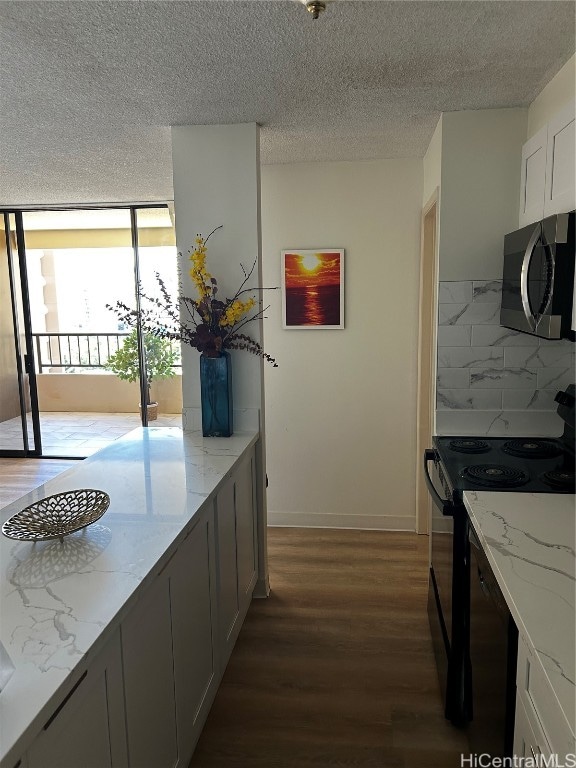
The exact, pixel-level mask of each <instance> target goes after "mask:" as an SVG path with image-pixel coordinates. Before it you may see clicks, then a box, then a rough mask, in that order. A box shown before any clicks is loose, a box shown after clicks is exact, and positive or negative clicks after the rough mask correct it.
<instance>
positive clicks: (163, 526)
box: [0, 427, 259, 768]
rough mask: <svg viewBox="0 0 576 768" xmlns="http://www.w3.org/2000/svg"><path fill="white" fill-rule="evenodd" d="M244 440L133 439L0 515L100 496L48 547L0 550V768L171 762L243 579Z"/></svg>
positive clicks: (189, 744) (157, 431) (241, 605)
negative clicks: (96, 513) (79, 522)
mask: <svg viewBox="0 0 576 768" xmlns="http://www.w3.org/2000/svg"><path fill="white" fill-rule="evenodd" d="M258 440H259V435H258V433H256V432H246V433H239V434H235V435H234V436H233V437H231V438H227V439H221V438H202V436H201V433H199V432H185V433H183V432H182V431H181V430H179V429H174V428H165V429H162V428H153V427H152V428H148V429H137V430H135V431H134V432H131V433H130V434H128V435H126V436H125V437H123V438H121V439H120V440H118V441H116V442H115V443H114V444H112V445H111V446H109V447H108V448H105V449H104V450H102V451H100V452H99V453H98V454H95V455H94V456H92V457H90V458H88V459H86V460H84V461H82V462H79V464H78V466H77V467H74V468H72V469H70V470H68V471H67V472H65V473H63V474H61V475H59V476H58V477H56V478H54V479H53V480H51V481H50V482H48V483H46V484H45V485H43V486H41V487H40V488H38V489H36V490H35V491H33V492H31V493H29V494H28V495H27V496H25V497H23V498H22V499H19V500H18V501H16V502H14V503H12V504H10V505H9V506H8V507H6V508H4V509H3V510H2V511H1V513H0V514H1V521H2V522H4V521H5V520H6V519H8V518H9V517H10V516H11V515H12V514H14V513H15V512H17V511H19V510H20V509H22V508H24V507H25V506H27V505H28V504H30V503H32V502H34V501H37V500H38V499H40V498H43V497H45V496H47V495H50V494H53V493H57V492H60V491H65V490H71V489H75V488H97V489H101V490H103V491H106V492H107V493H108V494H109V496H110V507H109V509H108V510H107V512H106V513H105V514H104V516H103V517H102V518H100V520H98V522H96V523H94V524H93V525H91V526H90V527H88V528H86V529H84V530H83V531H79V532H77V533H74V534H72V535H71V536H68V537H67V538H66V539H65V540H64V541H63V542H62V543H61V542H60V541H58V540H53V541H46V542H37V543H29V542H16V541H12V540H9V539H7V538H5V537H4V536H2V537H1V542H0V557H1V560H0V562H1V587H0V589H1V592H0V600H1V602H0V619H1V622H0V640H1V641H2V644H3V645H4V647H5V649H6V650H7V652H8V654H9V656H10V658H11V661H12V663H13V665H14V673H13V675H12V677H11V678H10V680H9V681H8V683H7V684H6V685H5V687H4V689H3V690H2V692H1V693H0V723H1V725H0V728H1V730H0V765H1V768H15V766H16V765H19V764H20V765H21V766H22V768H24V767H27V768H34V767H35V766H39V768H49V766H50V765H52V764H60V763H59V762H58V761H59V760H61V759H62V750H64V754H65V755H67V756H66V757H65V758H64V760H63V762H62V764H69V765H70V766H71V768H72V766H73V765H74V761H78V760H81V761H84V762H81V763H78V762H77V765H76V768H78V765H80V764H82V768H89V766H92V765H93V766H94V768H104V766H105V765H110V766H115V765H123V766H124V765H132V766H137V767H138V768H144V766H145V765H149V766H150V768H152V767H153V768H161V766H164V765H166V766H168V765H170V766H174V765H187V761H188V760H189V759H190V757H191V754H192V751H193V748H194V745H195V743H196V740H197V738H198V735H199V733H200V730H201V727H202V724H203V722H204V720H205V717H206V715H207V712H208V710H209V707H210V704H211V702H212V699H213V697H214V695H215V692H216V689H217V687H218V683H219V681H220V679H221V676H222V673H223V671H224V668H225V666H226V663H227V660H228V657H229V654H230V652H231V650H232V647H233V644H234V642H235V639H236V637H237V635H238V632H239V630H240V626H241V624H242V621H243V618H244V616H245V614H246V611H247V609H248V606H249V603H250V600H251V597H252V593H253V590H254V587H255V584H256V582H257V579H258V541H257V529H258V514H259V511H258V504H257V499H258V494H257V490H256V474H257V467H256V461H255V452H256V450H257V445H258ZM179 681H182V682H181V684H180V683H179ZM86 717H87V718H89V720H90V722H87V723H85V724H84V731H85V733H78V732H77V730H78V728H80V729H81V728H82V724H81V719H82V718H84V719H85V718H86ZM75 718H76V719H78V718H80V720H79V721H78V723H76V721H75ZM124 723H125V724H126V725H124ZM76 726H77V727H76ZM152 727H153V728H154V730H153V731H152V730H151V728H152ZM66 750H68V751H66ZM19 761H21V762H20V763H19ZM143 761H144V762H143Z"/></svg>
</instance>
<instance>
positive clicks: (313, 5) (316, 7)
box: [301, 0, 326, 19]
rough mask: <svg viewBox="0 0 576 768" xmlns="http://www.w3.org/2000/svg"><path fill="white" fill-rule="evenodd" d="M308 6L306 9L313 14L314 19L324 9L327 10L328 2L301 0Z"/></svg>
mask: <svg viewBox="0 0 576 768" xmlns="http://www.w3.org/2000/svg"><path fill="white" fill-rule="evenodd" d="M301 2H302V3H303V4H304V5H305V6H306V10H307V11H308V12H309V13H311V14H312V18H313V19H317V18H318V16H320V14H321V13H322V11H325V10H326V3H325V2H324V0H301Z"/></svg>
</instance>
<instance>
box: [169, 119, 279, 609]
mask: <svg viewBox="0 0 576 768" xmlns="http://www.w3.org/2000/svg"><path fill="white" fill-rule="evenodd" d="M172 167H173V178H174V208H175V218H176V243H177V247H178V251H179V252H180V253H181V254H182V255H181V258H180V267H181V271H182V278H183V290H184V293H185V294H186V295H190V296H193V297H195V292H194V288H193V286H192V283H191V281H190V278H189V275H188V272H189V268H190V262H189V260H188V251H189V250H192V249H193V248H194V240H195V237H196V235H197V234H201V235H202V236H204V237H206V236H207V235H208V234H209V232H211V231H212V230H213V229H214V228H215V227H217V226H219V225H220V224H221V225H223V228H222V229H220V230H218V232H215V233H214V235H212V237H211V238H210V241H209V242H208V246H207V248H208V256H207V259H206V267H207V269H208V271H209V272H210V274H211V275H213V277H215V278H216V279H217V280H218V290H219V295H220V296H221V297H229V296H232V295H233V294H234V293H235V292H236V290H237V288H238V286H239V284H240V282H241V281H242V280H243V272H242V268H241V266H240V265H241V264H243V265H244V267H245V268H246V269H247V270H248V269H250V267H251V266H252V264H253V263H254V261H255V260H256V268H255V270H254V272H253V274H252V278H251V280H250V283H249V284H248V285H251V286H253V287H256V286H261V285H262V277H261V276H262V259H261V233H260V152H259V128H258V126H257V125H256V124H255V123H247V124H239V125H186V126H174V127H173V128H172ZM264 299H265V297H264ZM245 330H246V332H247V334H248V335H249V336H251V337H252V338H253V339H255V340H256V341H258V342H260V343H261V342H262V322H261V321H256V322H252V323H250V324H249V325H248V326H246V329H245ZM231 355H232V386H233V402H234V430H235V431H240V430H242V429H251V428H254V429H260V435H261V439H260V441H259V444H258V446H257V453H256V458H257V464H258V484H257V485H258V488H257V496H258V510H259V519H258V528H259V530H258V538H259V582H258V584H257V587H256V593H257V594H259V595H263V594H267V593H268V577H267V567H266V490H265V478H266V467H265V453H264V436H265V431H264V375H263V374H264V370H263V361H262V360H261V359H260V358H259V357H256V356H254V355H251V354H249V353H248V352H245V351H234V350H233V351H232V352H231ZM198 358H199V353H198V352H197V351H196V350H190V349H189V348H185V349H184V350H183V354H182V389H183V393H182V400H183V416H184V426H185V429H199V428H200V425H201V418H200V365H199V359H198ZM222 439H223V440H224V439H226V438H222Z"/></svg>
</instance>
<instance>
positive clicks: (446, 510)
mask: <svg viewBox="0 0 576 768" xmlns="http://www.w3.org/2000/svg"><path fill="white" fill-rule="evenodd" d="M435 456H436V454H435V452H434V451H433V450H432V449H431V448H426V450H425V451H424V479H425V480H426V485H427V486H428V490H429V491H430V495H431V496H432V500H433V501H434V503H435V504H436V506H437V507H439V508H440V509H441V510H442V514H443V515H444V516H445V517H453V516H454V515H453V513H452V505H451V504H450V502H449V501H448V499H443V498H442V497H441V496H440V494H439V493H438V491H437V490H436V488H434V483H433V482H432V478H431V477H430V473H429V472H428V462H429V461H434V458H435Z"/></svg>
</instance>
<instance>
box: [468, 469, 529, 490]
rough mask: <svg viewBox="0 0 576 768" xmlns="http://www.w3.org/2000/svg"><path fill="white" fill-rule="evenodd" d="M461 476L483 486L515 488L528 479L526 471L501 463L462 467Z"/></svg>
mask: <svg viewBox="0 0 576 768" xmlns="http://www.w3.org/2000/svg"><path fill="white" fill-rule="evenodd" d="M461 474H462V477H464V478H466V479H467V480H469V481H470V482H471V483H474V484H475V485H481V486H483V487H485V488H515V487H517V486H520V485H525V484H526V483H527V482H528V480H529V479H530V478H529V476H528V475H527V474H526V472H523V471H522V470H521V469H515V468H513V467H506V466H504V465H502V464H473V465H472V466H470V467H464V469H463V470H462V473H461Z"/></svg>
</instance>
